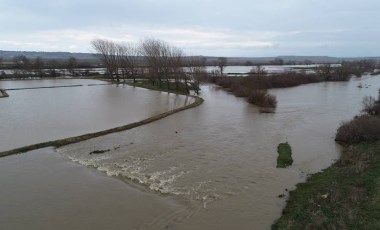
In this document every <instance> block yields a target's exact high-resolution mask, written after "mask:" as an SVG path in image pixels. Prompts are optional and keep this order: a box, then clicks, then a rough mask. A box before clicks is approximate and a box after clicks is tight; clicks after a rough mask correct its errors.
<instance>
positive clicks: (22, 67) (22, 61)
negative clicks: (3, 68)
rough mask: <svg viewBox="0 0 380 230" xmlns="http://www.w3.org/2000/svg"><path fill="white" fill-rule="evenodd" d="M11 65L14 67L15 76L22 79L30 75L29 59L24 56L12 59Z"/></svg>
mask: <svg viewBox="0 0 380 230" xmlns="http://www.w3.org/2000/svg"><path fill="white" fill-rule="evenodd" d="M13 64H14V65H15V67H16V71H15V74H16V75H21V76H22V77H25V76H27V75H28V74H30V68H31V63H30V60H29V58H27V57H26V56H25V55H19V56H16V57H14V58H13Z"/></svg>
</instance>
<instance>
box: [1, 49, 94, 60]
mask: <svg viewBox="0 0 380 230" xmlns="http://www.w3.org/2000/svg"><path fill="white" fill-rule="evenodd" d="M19 55H24V56H26V57H27V58H36V57H41V58H43V59H55V60H64V59H68V58H70V57H75V58H76V59H78V60H82V61H95V60H97V57H96V54H93V53H70V52H34V51H3V50H0V57H1V58H4V59H6V60H11V59H13V58H14V57H16V56H19Z"/></svg>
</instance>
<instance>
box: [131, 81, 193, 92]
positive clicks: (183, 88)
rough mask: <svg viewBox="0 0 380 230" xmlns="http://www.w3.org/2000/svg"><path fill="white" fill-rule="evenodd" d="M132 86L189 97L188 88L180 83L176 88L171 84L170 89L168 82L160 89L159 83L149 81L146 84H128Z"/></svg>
mask: <svg viewBox="0 0 380 230" xmlns="http://www.w3.org/2000/svg"><path fill="white" fill-rule="evenodd" d="M128 85H130V86H135V87H141V88H144V89H150V90H156V91H162V92H168V93H175V94H182V95H188V94H189V92H188V88H186V86H185V84H183V83H180V84H178V86H176V84H175V83H172V82H171V83H169V87H168V85H167V83H166V82H164V83H163V84H162V86H161V87H160V86H159V84H158V83H156V84H152V83H150V82H148V81H145V82H141V81H140V82H136V83H128Z"/></svg>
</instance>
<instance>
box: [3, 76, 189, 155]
mask: <svg viewBox="0 0 380 230" xmlns="http://www.w3.org/2000/svg"><path fill="white" fill-rule="evenodd" d="M91 84H104V82H102V81H97V80H83V79H82V80H42V81H39V80H26V81H0V88H4V89H9V88H27V87H48V86H65V85H83V86H80V87H69V88H44V89H27V90H15V91H13V90H11V91H7V92H8V94H9V95H10V96H9V97H8V98H1V100H0V108H1V111H0V130H1V132H0V140H1V144H0V151H5V150H9V149H13V148H16V147H22V146H25V145H30V144H36V143H40V142H45V141H51V140H56V139H61V138H65V137H71V136H78V135H81V134H86V133H91V132H97V131H101V130H105V129H110V128H114V127H118V126H122V125H125V124H129V123H132V122H137V121H140V120H143V119H146V118H148V117H151V116H153V115H157V114H160V113H163V112H166V111H168V110H171V109H173V108H179V107H182V106H184V105H186V104H188V103H191V102H192V101H193V99H192V98H187V97H185V96H182V95H172V94H168V93H161V92H157V91H151V90H146V89H141V88H134V87H130V86H122V85H120V86H119V87H116V86H114V85H96V86H89V85H91Z"/></svg>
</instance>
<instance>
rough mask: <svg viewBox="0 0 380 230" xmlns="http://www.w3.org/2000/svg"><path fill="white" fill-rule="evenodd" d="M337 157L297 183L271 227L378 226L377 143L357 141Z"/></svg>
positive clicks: (379, 150)
mask: <svg viewBox="0 0 380 230" xmlns="http://www.w3.org/2000/svg"><path fill="white" fill-rule="evenodd" d="M343 154H354V155H356V156H359V158H358V161H357V162H356V163H355V164H353V163H352V162H344V161H342V160H340V161H338V162H337V163H335V164H334V165H332V166H331V167H329V168H327V169H326V170H324V171H323V172H320V173H317V174H314V175H312V176H311V177H310V178H309V179H308V180H307V182H306V183H301V184H298V185H297V189H296V190H295V191H292V192H290V197H289V200H288V203H287V206H286V208H285V210H284V211H283V214H282V217H281V218H280V219H279V220H277V222H276V223H275V224H274V225H273V226H272V229H378V228H379V226H380V219H379V216H380V143H379V142H376V143H365V144H358V145H355V146H352V147H350V148H349V149H346V150H345V153H343Z"/></svg>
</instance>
